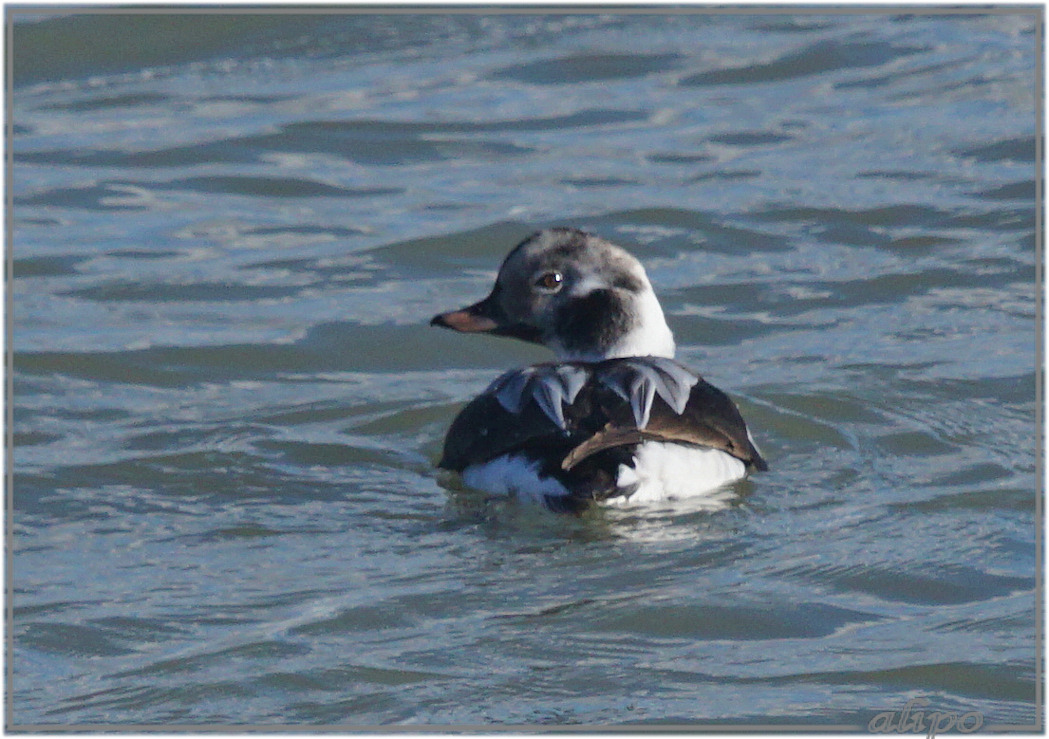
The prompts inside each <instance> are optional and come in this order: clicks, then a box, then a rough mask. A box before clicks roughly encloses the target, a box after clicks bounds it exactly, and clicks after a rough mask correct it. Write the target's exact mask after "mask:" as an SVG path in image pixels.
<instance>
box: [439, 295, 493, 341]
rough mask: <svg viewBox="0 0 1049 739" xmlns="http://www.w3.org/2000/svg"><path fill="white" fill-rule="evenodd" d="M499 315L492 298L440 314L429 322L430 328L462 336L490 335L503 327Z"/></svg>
mask: <svg viewBox="0 0 1049 739" xmlns="http://www.w3.org/2000/svg"><path fill="white" fill-rule="evenodd" d="M498 313H501V311H499V309H498V306H497V305H496V303H495V301H494V300H493V299H492V296H491V295H489V296H488V297H487V298H485V299H484V300H482V301H481V302H479V303H474V304H473V305H469V306H467V307H465V308H460V309H459V310H453V311H448V312H447V313H440V314H438V315H436V316H434V317H433V320H431V321H430V325H431V326H443V327H444V328H450V329H452V330H453V331H461V332H462V333H464V334H491V333H495V332H496V331H498V330H499V328H500V326H502V325H503V323H502V322H501V321H499V320H498V316H497V314H498Z"/></svg>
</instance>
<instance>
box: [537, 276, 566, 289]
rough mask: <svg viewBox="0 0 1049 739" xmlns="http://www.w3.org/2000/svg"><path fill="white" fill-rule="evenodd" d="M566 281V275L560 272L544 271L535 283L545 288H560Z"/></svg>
mask: <svg viewBox="0 0 1049 739" xmlns="http://www.w3.org/2000/svg"><path fill="white" fill-rule="evenodd" d="M564 281H565V277H564V275H562V274H561V273H560V272H544V273H543V274H542V275H541V276H540V277H539V279H538V280H536V282H535V284H536V285H537V286H539V287H541V288H543V289H544V290H558V289H560V287H561V283H563V282H564Z"/></svg>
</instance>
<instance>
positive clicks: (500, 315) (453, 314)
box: [430, 293, 543, 344]
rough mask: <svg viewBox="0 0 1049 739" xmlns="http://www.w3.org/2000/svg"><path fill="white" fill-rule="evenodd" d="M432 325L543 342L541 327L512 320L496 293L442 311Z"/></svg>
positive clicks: (435, 317) (434, 318)
mask: <svg viewBox="0 0 1049 739" xmlns="http://www.w3.org/2000/svg"><path fill="white" fill-rule="evenodd" d="M430 325H431V326H443V327H444V328H450V329H452V330H454V331H461V332H462V333H464V334H493V335H495V336H511V337H513V338H515V339H521V340H523V341H530V342H533V343H536V344H541V343H543V340H542V335H541V332H540V331H539V329H537V328H535V327H533V326H527V325H525V324H522V323H514V322H512V321H510V320H509V319H508V318H507V317H506V314H505V313H504V311H503V309H502V308H501V307H500V306H499V303H498V301H497V300H496V295H495V293H493V294H491V295H489V296H488V297H487V298H485V299H484V300H482V301H481V302H479V303H474V304H473V305H469V306H467V307H465V308H460V309H459V310H453V311H449V312H447V313H440V314H438V315H436V316H434V317H433V319H432V320H431V321H430Z"/></svg>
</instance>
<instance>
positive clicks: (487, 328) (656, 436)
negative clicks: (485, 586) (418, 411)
mask: <svg viewBox="0 0 1049 739" xmlns="http://www.w3.org/2000/svg"><path fill="white" fill-rule="evenodd" d="M430 323H431V325H434V326H443V327H445V328H450V329H453V330H455V331H460V332H464V333H485V334H493V335H495V336H509V337H513V338H517V339H522V340H524V341H528V342H533V343H537V344H542V345H544V346H546V347H548V348H549V349H551V350H552V351H553V352H554V355H555V357H556V361H554V362H545V363H541V364H536V365H532V366H529V367H524V368H521V369H514V370H511V371H509V372H506V373H505V374H503V375H501V376H500V377H498V378H497V379H496V380H495V381H494V382H492V384H491V385H489V387H488V388H487V389H486V390H485V391H484V392H482V393H481V394H480V395H479V396H477V397H476V398H474V399H473V400H472V401H471V402H470V403H469V404H467V405H466V407H465V408H463V409H462V411H461V412H460V413H459V415H458V416H457V417H456V418H455V420H454V421H453V422H452V425H451V427H450V428H449V431H448V435H447V437H446V438H445V442H444V451H443V454H442V456H441V460H440V462H439V463H438V466H439V467H441V468H443V469H447V470H453V471H455V472H457V473H459V474H460V475H461V477H462V480H463V482H465V483H466V484H467V485H469V486H470V487H472V488H477V489H479V490H483V491H486V492H489V493H494V494H497V495H509V496H515V497H517V498H523V499H529V500H533V501H536V502H538V503H541V504H543V505H545V506H546V507H547V508H550V509H551V510H555V511H566V512H575V513H579V512H581V511H583V510H584V509H586V508H587V507H588V506H590V505H592V504H593V503H595V502H607V503H624V502H631V503H633V502H647V501H657V500H665V499H671V498H682V497H691V496H698V495H704V494H709V493H711V492H712V491H714V490H716V489H718V488H720V487H722V486H724V485H725V484H727V483H729V482H732V481H734V480H738V479H740V478H742V477H745V476H746V475H747V474H748V473H749V472H751V471H754V470H765V469H767V465H766V463H765V460H764V459H763V458H762V456H761V454H760V452H759V451H758V450H757V448H756V447H755V445H754V442H753V439H752V438H751V436H750V433H749V432H748V430H747V426H746V424H745V423H744V421H743V418H742V416H741V415H740V413H739V410H738V408H737V407H736V405H735V404H734V403H733V402H732V401H731V400H730V399H729V398H728V396H727V395H725V394H724V393H723V392H721V391H720V390H718V389H717V388H716V387H714V386H713V385H710V384H709V383H707V382H706V381H705V380H704V379H703V378H702V377H700V376H699V375H697V374H695V373H694V372H692V371H691V370H690V369H688V368H687V367H685V366H684V365H682V364H680V363H678V362H677V361H675V360H674V352H675V345H674V337H673V334H672V333H671V331H670V328H669V327H668V326H667V323H666V319H665V318H664V316H663V309H662V308H661V307H660V305H659V300H658V299H657V298H656V295H655V292H654V291H653V290H652V285H651V283H650V282H649V280H648V276H647V275H646V273H645V270H644V267H642V266H641V263H640V262H639V261H638V260H637V259H635V258H634V257H633V256H632V255H631V254H630V253H629V252H627V251H626V250H624V249H622V248H620V247H618V246H616V245H615V244H612V243H611V242H609V241H606V240H604V239H602V238H599V237H598V236H595V235H593V234H589V233H586V232H584V231H580V230H578V229H574V228H551V229H546V230H542V231H539V232H537V233H535V234H533V235H531V236H529V237H528V238H527V239H525V240H524V241H522V242H521V243H520V244H518V245H517V246H516V247H515V248H514V249H513V250H511V251H510V253H509V254H508V255H507V256H506V259H505V260H504V261H503V263H502V266H501V267H500V268H499V274H498V276H497V278H496V281H495V287H494V288H493V289H492V292H491V294H489V295H488V297H486V298H484V299H483V300H481V301H480V302H477V303H474V304H473V305H470V306H467V307H466V308H462V309H460V310H454V311H449V312H447V313H441V314H439V315H437V316H435V317H434V318H433V320H432V321H431V322H430Z"/></svg>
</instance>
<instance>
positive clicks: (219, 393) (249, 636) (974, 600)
mask: <svg viewBox="0 0 1049 739" xmlns="http://www.w3.org/2000/svg"><path fill="white" fill-rule="evenodd" d="M1040 19H1041V11H1040V9H1039V8H1035V7H1031V8H1026V9H1024V8H1020V9H1019V12H1008V11H1005V10H997V11H994V12H990V13H984V14H981V13H979V12H977V11H976V10H975V9H973V10H972V11H970V10H969V9H966V10H964V11H961V12H960V13H959V14H956V15H934V14H929V15H922V14H913V13H910V14H899V13H894V12H893V11H892V9H889V8H886V9H884V10H880V11H879V12H877V13H866V14H862V13H859V14H857V13H835V12H822V13H803V12H794V13H747V14H741V13H731V12H726V13H709V12H693V13H685V14H676V15H672V16H668V15H661V14H656V13H653V14H651V15H645V14H641V15H636V14H633V15H632V14H621V15H620V14H595V13H592V12H581V13H576V14H562V15H557V14H549V15H505V14H492V13H488V14H486V13H484V12H476V13H462V14H450V13H445V14H435V15H425V16H424V15H411V14H407V15H404V14H402V15H396V16H394V15H382V14H370V15H358V14H354V13H340V14H335V15H308V14H303V15H287V14H284V15H251V14H227V15H213V14H203V15H194V14H185V15H175V16H164V15H156V14H153V15H141V16H133V15H126V14H125V15H104V14H98V15H80V16H64V15H45V16H41V17H36V16H33V15H28V14H16V15H15V28H14V60H15V61H14V65H13V75H14V85H15V87H14V94H13V96H12V97H11V99H10V101H9V104H10V105H11V110H12V117H13V123H14V137H13V142H12V149H13V156H14V169H13V181H12V189H13V193H12V194H13V198H14V209H13V212H12V213H11V218H12V221H13V230H14V231H13V233H14V236H13V243H12V251H13V278H12V279H11V280H10V281H9V283H8V289H9V290H10V291H11V298H12V304H13V308H12V320H13V332H12V335H11V343H12V346H13V348H14V352H15V355H14V363H13V370H12V373H13V384H14V395H13V398H11V402H12V405H13V412H14V427H13V429H12V432H13V443H14V448H13V453H12V455H11V456H10V457H9V464H10V465H11V467H12V468H13V472H14V485H13V490H12V505H13V512H12V513H11V514H10V515H11V525H12V528H13V532H14V535H13V537H11V539H10V541H9V552H10V557H11V562H12V568H13V575H12V580H11V582H10V585H11V587H12V589H13V590H12V593H13V595H12V603H11V605H12V606H13V609H14V611H13V612H14V616H13V621H12V622H11V623H10V624H9V628H10V629H11V633H12V634H13V638H14V642H13V644H14V649H13V652H12V653H11V654H10V655H9V659H10V660H11V663H12V665H13V676H12V679H11V681H10V683H9V686H8V688H9V701H10V707H11V717H12V718H11V720H12V726H15V727H17V726H32V725H49V726H52V727H54V726H69V725H85V724H91V725H99V724H115V725H123V726H127V725H132V724H222V725H234V724H240V725H250V724H259V725H277V724H292V725H306V724H313V725H316V724H322V725H341V726H364V725H377V724H392V723H408V724H430V725H492V724H515V725H518V724H530V725H535V724H582V725H602V724H623V723H639V724H651V723H664V724H688V725H712V724H719V725H725V724H728V725H737V724H745V725H748V726H751V727H756V726H767V725H770V724H778V725H790V726H813V725H819V726H835V727H853V728H863V729H865V728H866V727H867V725H868V722H869V721H870V720H871V719H872V718H873V717H874V716H875V715H876V714H877V713H878V712H881V711H885V710H899V709H902V708H903V706H904V704H905V703H906V702H907V701H908V700H909V699H911V698H914V697H922V698H925V699H927V700H929V701H930V706H931V707H932V708H933V709H937V710H942V711H953V712H957V713H958V714H961V713H964V712H970V711H976V712H979V713H980V715H981V716H982V717H983V720H984V725H985V726H986V727H996V728H999V729H1002V728H1008V727H1009V726H1014V727H1015V726H1027V727H1029V728H1030V729H1032V730H1040V727H1039V726H1036V725H1035V724H1036V722H1038V721H1041V715H1040V713H1037V712H1036V704H1035V697H1036V654H1037V651H1036V650H1037V645H1036V643H1035V608H1036V593H1035V585H1036V567H1035V564H1036V560H1035V537H1036V530H1037V528H1038V526H1039V525H1040V515H1039V512H1040V509H1039V508H1038V507H1037V505H1036V501H1037V490H1038V484H1037V483H1038V481H1037V479H1036V467H1037V464H1036V463H1037V461H1038V454H1039V450H1038V447H1037V444H1038V441H1037V440H1038V434H1039V429H1038V427H1037V425H1036V405H1035V403H1036V382H1038V381H1040V380H1039V379H1038V376H1037V375H1036V364H1037V358H1036V354H1035V349H1036V331H1037V324H1036V302H1037V295H1038V290H1039V289H1040V286H1039V284H1038V282H1037V281H1036V278H1040V275H1039V274H1038V273H1037V269H1038V266H1039V259H1040V254H1039V253H1038V252H1037V251H1036V201H1035V189H1036V188H1035V181H1036V176H1037V173H1038V166H1039V163H1038V162H1036V160H1035V159H1036V155H1035V132H1036V121H1035V112H1036V106H1037V105H1038V104H1040V103H1038V101H1039V100H1040V91H1039V90H1037V89H1036V69H1037V68H1038V65H1039V64H1040V63H1041V60H1040V59H1039V58H1038V56H1037V46H1036V34H1037V33H1040V27H1039V24H1040ZM100 38H102V39H105V40H106V43H104V44H99V43H98V39H100ZM559 224H564V225H574V226H578V227H582V228H586V229H588V230H592V231H595V232H597V233H599V234H601V235H603V236H605V237H607V238H610V239H612V240H614V241H617V242H619V243H622V244H624V245H626V246H628V247H630V248H631V249H632V250H633V251H634V252H635V253H636V254H637V255H638V256H639V257H640V258H641V259H642V261H644V263H645V264H646V266H647V268H648V271H649V274H650V276H651V278H652V281H653V283H654V284H655V286H656V290H657V292H658V293H659V294H660V296H661V299H662V300H663V304H664V307H665V308H666V310H667V313H668V319H669V322H670V323H671V326H672V328H673V329H674V331H675V334H676V336H677V339H678V344H679V347H680V356H681V358H682V359H683V360H684V361H686V362H687V363H688V364H690V365H691V366H693V367H695V368H697V369H698V370H699V371H700V372H702V373H703V374H704V376H705V377H707V378H708V379H709V380H710V381H711V382H713V383H714V384H715V385H717V386H719V387H721V388H723V389H724V390H726V391H727V392H729V393H730V394H731V395H732V396H733V397H734V398H735V399H736V400H737V401H738V402H739V404H740V406H741V408H742V410H743V412H744V415H745V416H746V417H747V419H748V421H749V423H750V425H751V426H752V428H753V429H754V433H755V436H756V437H757V440H758V442H759V444H760V445H761V447H762V449H763V451H764V453H765V455H766V457H767V458H768V459H769V462H770V465H771V470H770V471H769V472H768V473H765V474H761V475H759V476H756V477H754V478H752V479H751V480H748V481H745V482H743V483H740V484H739V485H737V486H735V487H733V488H732V489H730V490H728V491H726V494H725V496H724V498H725V500H724V501H723V503H724V504H723V505H721V506H720V507H719V508H718V509H717V510H711V506H710V505H706V504H704V503H702V502H700V503H694V504H683V503H682V504H669V505H665V506H652V507H648V508H626V509H613V510H599V511H593V512H591V513H589V514H587V515H585V516H583V517H582V518H579V519H576V518H567V517H558V516H553V515H551V514H547V513H543V512H540V511H534V510H530V509H527V508H524V507H521V506H515V505H512V504H507V503H502V502H498V501H488V500H485V499H484V498H483V497H482V496H480V495H478V494H476V493H472V492H470V491H467V490H464V489H463V488H462V487H461V485H460V484H459V483H458V482H457V481H456V480H454V479H452V478H449V477H446V476H444V475H441V474H438V472H437V471H436V470H435V469H434V462H435V460H436V458H437V457H438V455H439V450H440V445H441V440H442V437H443V434H444V431H445V429H446V428H447V426H448V424H449V422H450V421H451V419H452V417H453V416H454V414H455V412H456V411H457V409H458V408H459V407H461V405H462V404H463V403H464V402H465V401H466V400H468V399H469V398H470V397H471V396H472V395H474V394H475V393H477V392H478V391H480V390H481V389H482V388H484V387H485V386H486V385H487V384H488V383H489V382H490V381H491V380H492V379H493V378H494V377H495V376H496V374H497V373H498V372H500V371H502V370H505V369H507V368H509V367H512V366H516V365H521V364H525V363H527V362H531V361H538V360H541V359H544V358H545V357H546V356H547V355H545V354H544V353H543V351H542V350H540V349H538V348H535V347H530V346H524V345H515V344H513V343H512V342H508V341H505V340H499V339H491V338H478V337H465V336H462V335H455V334H453V333H451V332H443V331H438V330H435V329H431V328H429V327H428V326H427V322H428V319H429V317H430V316H431V315H433V313H435V312H436V311H438V310H445V309H449V308H453V307H457V306H459V305H462V304H463V303H464V301H465V300H468V299H475V298H479V297H481V296H483V295H484V294H485V293H486V291H487V289H488V287H489V285H490V282H491V279H492V276H493V273H494V269H495V268H496V267H497V265H498V263H499V261H500V260H501V258H502V256H503V255H504V253H505V252H506V251H507V250H508V249H509V248H510V247H511V246H512V245H513V244H514V243H516V242H517V241H518V240H520V239H521V238H522V237H524V236H525V235H527V234H528V233H530V232H531V231H532V230H534V229H536V228H539V227H543V226H547V225H559ZM930 710H932V709H930Z"/></svg>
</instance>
